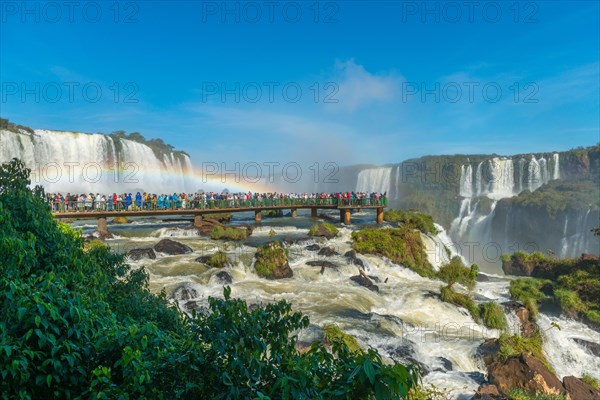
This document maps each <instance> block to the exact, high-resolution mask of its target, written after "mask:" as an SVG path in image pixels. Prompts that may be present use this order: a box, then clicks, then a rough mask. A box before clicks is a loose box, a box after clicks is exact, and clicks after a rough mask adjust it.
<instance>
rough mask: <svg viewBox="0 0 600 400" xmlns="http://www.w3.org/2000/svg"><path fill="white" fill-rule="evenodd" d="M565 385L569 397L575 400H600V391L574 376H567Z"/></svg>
mask: <svg viewBox="0 0 600 400" xmlns="http://www.w3.org/2000/svg"><path fill="white" fill-rule="evenodd" d="M563 383H564V385H565V389H566V391H567V395H568V396H569V398H570V399H573V400H600V391H598V389H595V388H593V387H592V386H590V385H588V384H587V383H585V382H584V381H582V380H581V379H579V378H575V377H574V376H565V377H564V378H563Z"/></svg>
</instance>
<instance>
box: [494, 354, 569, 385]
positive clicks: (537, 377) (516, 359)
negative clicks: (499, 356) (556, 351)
mask: <svg viewBox="0 0 600 400" xmlns="http://www.w3.org/2000/svg"><path fill="white" fill-rule="evenodd" d="M488 378H489V381H490V383H491V384H493V385H496V387H497V388H498V390H500V392H502V393H503V394H508V392H509V391H510V389H522V390H524V391H526V392H527V393H530V394H532V395H535V394H546V395H551V394H552V395H564V394H565V388H564V387H563V385H562V383H561V382H560V380H559V379H558V378H557V377H556V375H555V374H554V373H552V372H551V371H549V370H548V368H546V367H545V366H544V364H543V363H542V362H541V361H540V360H538V359H537V358H535V357H533V356H530V355H528V354H522V355H520V356H511V357H509V358H508V359H507V360H506V361H504V362H500V361H496V362H494V363H493V364H492V365H490V366H489V368H488Z"/></svg>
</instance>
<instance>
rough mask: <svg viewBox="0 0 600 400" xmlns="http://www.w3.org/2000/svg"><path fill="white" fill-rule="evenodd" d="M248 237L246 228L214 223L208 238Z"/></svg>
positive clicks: (236, 238) (242, 238) (237, 238)
mask: <svg viewBox="0 0 600 400" xmlns="http://www.w3.org/2000/svg"><path fill="white" fill-rule="evenodd" d="M247 237H248V230H247V229H246V228H233V227H230V226H228V227H222V226H220V225H215V227H214V228H213V229H212V231H211V232H210V238H211V239H213V240H219V239H227V240H244V239H246V238H247Z"/></svg>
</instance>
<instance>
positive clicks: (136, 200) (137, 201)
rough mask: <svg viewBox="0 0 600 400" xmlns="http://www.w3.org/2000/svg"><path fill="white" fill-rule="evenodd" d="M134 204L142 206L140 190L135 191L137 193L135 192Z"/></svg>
mask: <svg viewBox="0 0 600 400" xmlns="http://www.w3.org/2000/svg"><path fill="white" fill-rule="evenodd" d="M135 205H136V206H137V207H138V208H142V195H141V193H140V192H137V193H136V194H135Z"/></svg>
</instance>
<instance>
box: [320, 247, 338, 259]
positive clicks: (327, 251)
mask: <svg viewBox="0 0 600 400" xmlns="http://www.w3.org/2000/svg"><path fill="white" fill-rule="evenodd" d="M317 254H318V255H320V256H325V257H331V256H337V255H338V254H339V253H338V252H337V251H335V250H333V249H332V248H331V247H323V248H322V249H321V250H319V252H318V253H317Z"/></svg>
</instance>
